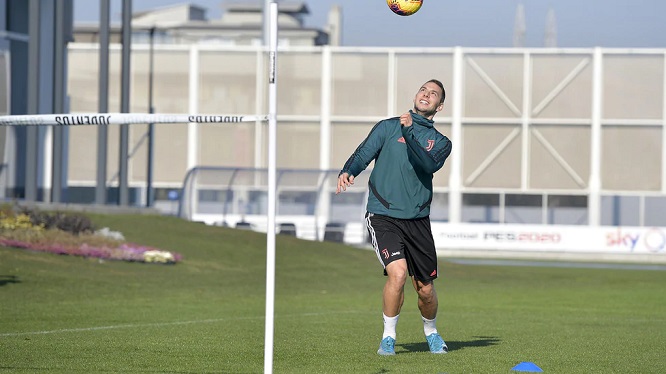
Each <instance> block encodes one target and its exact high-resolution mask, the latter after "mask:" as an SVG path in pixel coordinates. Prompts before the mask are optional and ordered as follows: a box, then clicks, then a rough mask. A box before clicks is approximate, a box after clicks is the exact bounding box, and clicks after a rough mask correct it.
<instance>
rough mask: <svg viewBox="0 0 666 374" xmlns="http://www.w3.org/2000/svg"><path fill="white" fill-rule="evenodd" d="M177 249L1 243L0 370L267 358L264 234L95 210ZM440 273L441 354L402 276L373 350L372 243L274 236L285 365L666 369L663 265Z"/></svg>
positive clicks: (278, 336)
mask: <svg viewBox="0 0 666 374" xmlns="http://www.w3.org/2000/svg"><path fill="white" fill-rule="evenodd" d="M93 219H94V221H95V223H96V224H97V226H99V227H104V226H108V227H111V228H112V229H114V230H119V231H122V232H123V233H124V234H125V236H126V238H127V239H128V240H129V241H132V242H137V243H141V244H145V245H151V246H155V247H158V248H160V249H164V250H171V251H176V252H179V253H182V254H183V255H184V260H183V261H182V262H181V263H179V264H176V265H154V264H140V263H128V262H114V261H106V262H100V261H98V260H96V259H83V258H77V257H70V256H58V255H52V254H45V253H35V252H29V251H25V250H18V249H9V248H0V372H12V373H261V372H263V368H264V362H263V355H264V314H265V304H264V303H265V295H266V294H265V284H266V278H265V271H266V253H265V252H266V236H265V235H262V234H259V233H254V232H249V231H239V230H231V229H226V228H222V227H209V226H205V225H202V224H198V223H191V222H185V221H182V220H179V219H176V218H172V217H155V216H129V215H123V216H103V215H94V216H93ZM440 273H441V275H440V279H438V280H437V281H436V286H437V290H438V294H439V299H440V311H439V316H438V321H437V322H438V328H439V330H440V332H441V333H442V334H443V336H444V338H445V340H446V341H447V343H448V345H449V348H450V352H449V353H448V354H446V355H432V354H429V353H427V352H426V351H427V346H426V344H425V340H424V338H423V329H422V324H421V322H420V319H419V313H418V310H417V308H416V296H415V292H414V291H413V290H412V289H411V288H410V289H407V292H406V298H405V306H404V308H403V311H402V313H401V316H400V322H399V324H398V340H397V344H396V351H397V353H398V354H397V355H396V356H393V357H380V356H378V355H377V354H376V350H377V346H378V344H379V339H380V338H381V332H382V321H381V289H382V287H383V284H384V277H383V276H382V275H381V268H380V265H379V263H378V262H377V258H376V256H375V254H374V253H373V252H371V251H367V250H360V249H356V248H351V247H347V246H343V245H338V244H335V243H315V242H309V241H302V240H298V239H295V238H293V237H282V236H278V238H277V264H276V295H275V340H274V360H273V362H274V364H273V369H274V372H276V373H449V374H451V373H508V372H511V371H510V370H511V368H512V367H513V366H515V365H516V364H518V363H520V362H522V361H530V362H534V363H535V364H537V365H538V366H539V367H541V368H542V369H543V370H544V372H546V373H663V372H666V359H665V357H666V287H665V286H666V272H665V271H636V270H613V269H581V268H549V267H508V266H505V267H502V266H479V265H461V264H456V263H452V262H447V261H445V260H443V261H442V262H441V264H440Z"/></svg>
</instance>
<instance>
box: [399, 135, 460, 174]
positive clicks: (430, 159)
mask: <svg viewBox="0 0 666 374" xmlns="http://www.w3.org/2000/svg"><path fill="white" fill-rule="evenodd" d="M435 134H436V136H435V139H433V140H434V144H433V145H432V147H430V146H428V148H430V149H426V148H424V147H423V146H421V144H419V142H418V141H417V140H416V138H414V128H413V126H403V127H402V135H403V137H404V138H405V144H407V152H408V153H409V154H410V156H411V157H410V159H412V160H414V161H416V162H417V164H418V165H417V166H418V167H419V168H421V169H422V170H423V171H425V172H427V173H434V172H436V171H437V170H439V169H441V168H442V166H444V162H445V161H446V159H447V158H448V157H449V155H450V154H451V140H449V138H447V137H446V136H444V135H442V134H440V133H438V132H436V133H435Z"/></svg>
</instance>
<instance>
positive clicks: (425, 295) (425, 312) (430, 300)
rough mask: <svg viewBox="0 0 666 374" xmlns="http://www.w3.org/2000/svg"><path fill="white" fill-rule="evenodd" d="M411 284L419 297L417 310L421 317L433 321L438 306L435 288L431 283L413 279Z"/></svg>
mask: <svg viewBox="0 0 666 374" xmlns="http://www.w3.org/2000/svg"><path fill="white" fill-rule="evenodd" d="M412 284H413V285H414V289H415V290H416V293H418V295H419V310H420V311H421V315H422V316H423V317H425V318H427V319H435V317H437V307H438V305H439V303H438V301H437V292H436V291H435V286H434V285H433V283H432V282H428V283H423V282H421V281H420V280H417V279H415V278H414V277H412Z"/></svg>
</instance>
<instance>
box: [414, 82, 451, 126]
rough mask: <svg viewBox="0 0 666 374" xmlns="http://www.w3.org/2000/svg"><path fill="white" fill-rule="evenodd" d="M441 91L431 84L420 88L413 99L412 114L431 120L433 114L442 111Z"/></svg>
mask: <svg viewBox="0 0 666 374" xmlns="http://www.w3.org/2000/svg"><path fill="white" fill-rule="evenodd" d="M442 94H443V92H442V89H441V88H439V86H438V85H436V84H435V83H433V82H428V83H426V84H424V85H423V86H421V88H420V89H419V91H418V92H417V93H416V96H415V97H414V112H415V113H417V114H420V115H422V116H424V117H426V118H428V119H432V117H434V116H435V113H437V112H439V111H440V110H442V107H443V106H444V104H443V103H441V100H442Z"/></svg>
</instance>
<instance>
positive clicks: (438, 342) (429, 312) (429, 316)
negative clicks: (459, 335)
mask: <svg viewBox="0 0 666 374" xmlns="http://www.w3.org/2000/svg"><path fill="white" fill-rule="evenodd" d="M412 284H413V285H414V289H415V290H416V293H417V294H418V295H419V301H418V304H419V310H420V311H421V319H422V320H423V333H424V334H425V336H426V341H427V342H428V347H429V348H430V352H432V353H446V352H448V351H449V348H448V347H447V346H446V343H445V342H444V339H442V337H441V336H440V335H439V333H438V332H437V327H436V325H435V322H436V319H437V307H438V305H439V302H438V300H437V292H436V291H435V286H434V285H433V283H432V282H428V283H424V282H421V281H420V280H417V279H414V277H412Z"/></svg>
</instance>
